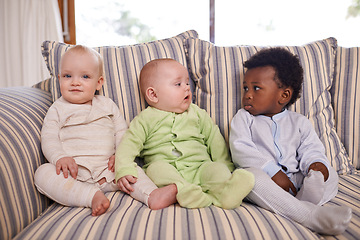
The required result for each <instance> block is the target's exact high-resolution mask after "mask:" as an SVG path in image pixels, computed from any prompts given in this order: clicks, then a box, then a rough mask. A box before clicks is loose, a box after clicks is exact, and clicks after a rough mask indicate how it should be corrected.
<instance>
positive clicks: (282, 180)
mask: <svg viewBox="0 0 360 240" xmlns="http://www.w3.org/2000/svg"><path fill="white" fill-rule="evenodd" d="M271 179H272V180H273V181H274V182H275V183H276V184H277V185H279V187H281V188H282V189H284V190H285V191H287V192H289V191H290V189H291V191H292V192H293V193H294V195H296V193H297V192H296V188H295V186H294V184H293V183H292V182H291V181H290V179H289V178H288V176H287V175H286V174H285V173H284V172H283V171H281V170H279V171H278V172H277V173H276V174H275V175H274V176H273V177H272V178H271Z"/></svg>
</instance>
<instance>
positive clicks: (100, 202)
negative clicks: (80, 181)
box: [91, 191, 110, 216]
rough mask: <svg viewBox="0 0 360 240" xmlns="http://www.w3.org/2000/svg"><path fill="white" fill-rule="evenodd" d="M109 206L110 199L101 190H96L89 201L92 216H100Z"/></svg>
mask: <svg viewBox="0 0 360 240" xmlns="http://www.w3.org/2000/svg"><path fill="white" fill-rule="evenodd" d="M109 207H110V201H109V199H107V197H106V196H105V195H104V193H103V192H102V191H97V192H96V193H95V195H94V197H93V199H92V202H91V209H92V213H91V215H92V216H100V215H101V214H103V213H104V212H106V210H107V209H108V208H109Z"/></svg>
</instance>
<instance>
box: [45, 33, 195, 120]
mask: <svg viewBox="0 0 360 240" xmlns="http://www.w3.org/2000/svg"><path fill="white" fill-rule="evenodd" d="M197 36H198V34H197V32H196V31H194V30H190V31H187V32H184V33H181V34H179V35H177V36H174V37H171V38H167V39H162V40H157V41H153V42H147V43H141V44H135V45H129V46H108V47H106V46H104V47H97V48H94V49H95V50H96V51H98V52H99V53H100V55H101V56H102V58H103V60H104V68H103V69H104V85H103V87H102V89H101V90H100V94H102V95H105V96H107V97H110V98H111V99H113V100H114V102H115V103H116V104H117V105H118V106H119V108H120V112H122V113H123V114H124V118H125V120H126V121H127V123H130V121H131V120H132V119H133V118H134V117H135V116H136V115H137V114H138V113H139V112H140V111H141V110H143V109H144V108H145V107H146V104H145V100H144V98H143V97H142V96H141V94H140V90H139V85H138V77H139V74H140V70H141V69H142V67H143V66H144V65H145V64H146V63H147V62H148V61H150V60H153V59H157V58H173V59H175V60H177V61H178V62H180V63H181V64H183V65H184V66H185V67H187V62H186V56H185V50H184V46H183V40H184V39H186V38H189V37H193V38H197ZM70 46H71V45H68V44H64V43H60V42H54V41H45V42H44V43H43V44H42V54H43V56H44V59H45V62H46V65H47V67H48V69H49V71H50V75H51V79H50V92H51V93H52V96H53V100H54V101H55V100H56V99H58V98H59V97H60V96H61V93H60V86H59V81H58V74H59V62H60V59H61V56H62V54H63V53H64V52H65V51H66V50H67V49H68V48H69V47H70Z"/></svg>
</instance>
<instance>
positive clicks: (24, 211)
mask: <svg viewBox="0 0 360 240" xmlns="http://www.w3.org/2000/svg"><path fill="white" fill-rule="evenodd" d="M51 99H52V98H51V94H50V93H49V92H46V91H43V90H40V89H37V88H29V87H16V88H1V89H0V189H1V194H0V212H1V213H0V215H1V216H2V217H1V218H0V227H1V229H0V239H10V238H12V237H14V236H15V235H16V234H17V233H19V232H20V231H21V230H22V229H23V228H24V227H26V226H27V225H28V224H29V223H31V222H32V221H33V220H34V219H35V218H36V217H38V215H39V214H40V213H41V212H42V211H43V210H44V209H45V208H46V207H47V206H48V205H49V200H48V199H47V198H45V197H44V196H42V195H40V194H39V193H38V191H37V190H36V188H35V186H34V180H33V179H34V172H35V170H36V168H37V167H38V166H39V165H40V164H42V163H43V162H44V161H45V159H44V157H43V155H42V152H41V147H40V130H41V126H42V123H43V119H44V117H45V114H46V112H47V110H48V108H49V107H50V105H51V104H52V100H51Z"/></svg>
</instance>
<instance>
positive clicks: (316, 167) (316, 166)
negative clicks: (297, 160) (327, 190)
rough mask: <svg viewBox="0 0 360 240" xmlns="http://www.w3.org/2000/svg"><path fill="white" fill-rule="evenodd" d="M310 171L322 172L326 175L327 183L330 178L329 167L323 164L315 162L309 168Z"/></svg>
mask: <svg viewBox="0 0 360 240" xmlns="http://www.w3.org/2000/svg"><path fill="white" fill-rule="evenodd" d="M310 170H314V171H320V172H321V173H322V174H323V175H324V182H326V180H327V179H328V178H329V171H328V169H327V167H326V166H325V165H324V164H323V163H321V162H314V163H313V164H311V165H310V167H309V171H310Z"/></svg>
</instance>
